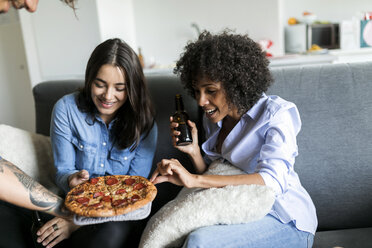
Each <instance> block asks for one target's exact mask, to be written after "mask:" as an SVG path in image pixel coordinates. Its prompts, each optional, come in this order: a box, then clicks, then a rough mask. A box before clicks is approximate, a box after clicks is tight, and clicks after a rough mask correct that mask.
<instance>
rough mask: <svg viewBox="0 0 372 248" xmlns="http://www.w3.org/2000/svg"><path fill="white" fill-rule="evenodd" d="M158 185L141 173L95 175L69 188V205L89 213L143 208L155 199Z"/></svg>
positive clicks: (107, 214)
mask: <svg viewBox="0 0 372 248" xmlns="http://www.w3.org/2000/svg"><path fill="white" fill-rule="evenodd" d="M156 193H157V189H156V187H155V186H154V184H152V183H151V182H150V181H149V180H147V179H146V178H144V177H141V176H128V175H114V176H104V177H95V178H91V179H90V180H88V181H86V182H84V183H82V184H79V185H77V186H76V187H74V188H73V189H71V190H70V192H68V194H67V196H66V199H65V205H66V207H67V208H68V209H69V210H70V211H71V212H73V213H75V214H77V215H81V216H87V217H110V216H116V215H122V214H126V213H129V212H131V211H134V210H136V209H139V208H141V207H143V206H145V205H146V204H148V203H149V202H151V201H153V200H154V198H155V196H156Z"/></svg>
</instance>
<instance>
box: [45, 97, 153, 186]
mask: <svg viewBox="0 0 372 248" xmlns="http://www.w3.org/2000/svg"><path fill="white" fill-rule="evenodd" d="M76 97H77V93H72V94H69V95H66V96H64V97H63V98H61V99H60V100H59V101H58V102H57V103H56V105H55V106H54V109H53V113H52V123H51V131H50V134H51V141H52V150H53V157H54V165H55V167H56V169H57V173H56V183H57V185H58V186H59V187H60V188H62V189H63V190H64V191H65V192H68V191H69V190H70V188H69V186H68V177H69V176H70V175H71V174H73V173H75V172H77V171H80V170H82V169H85V170H87V171H88V172H89V176H90V177H98V176H105V175H138V176H143V177H148V176H149V174H150V170H151V166H152V161H153V158H154V154H155V149H156V142H157V135H158V130H157V125H156V123H155V124H154V126H153V127H152V129H151V130H150V132H149V133H148V135H147V136H145V135H144V134H142V136H141V139H140V143H139V144H138V146H137V147H136V148H135V149H134V150H133V151H130V150H131V147H129V148H126V149H122V150H121V149H119V148H117V146H115V145H114V142H115V139H114V134H113V125H114V123H115V119H114V120H113V121H111V122H110V123H109V125H108V127H107V126H106V124H105V123H104V121H103V120H102V119H101V118H100V117H99V115H96V116H95V117H92V116H91V115H89V114H87V113H83V112H81V111H80V110H79V109H78V107H77V104H76Z"/></svg>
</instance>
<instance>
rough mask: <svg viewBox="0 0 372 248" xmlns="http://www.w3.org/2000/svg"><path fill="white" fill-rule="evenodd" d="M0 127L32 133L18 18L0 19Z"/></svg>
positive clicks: (30, 100)
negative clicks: (12, 127)
mask: <svg viewBox="0 0 372 248" xmlns="http://www.w3.org/2000/svg"><path fill="white" fill-rule="evenodd" d="M0 124H7V125H11V126H14V127H18V128H21V129H24V130H28V131H34V130H35V110H34V104H33V97H32V94H31V85H30V79H29V77H28V71H27V62H26V57H25V51H24V47H23V42H22V32H21V27H20V24H19V22H18V15H17V14H16V12H15V11H14V10H11V11H10V12H9V13H8V14H7V15H6V16H5V15H4V16H1V17H0Z"/></svg>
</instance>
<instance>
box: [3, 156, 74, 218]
mask: <svg viewBox="0 0 372 248" xmlns="http://www.w3.org/2000/svg"><path fill="white" fill-rule="evenodd" d="M4 167H7V168H8V169H9V170H10V171H11V172H12V173H13V174H14V175H15V176H16V177H17V179H18V181H19V182H20V183H21V184H22V185H23V186H24V188H25V189H26V190H27V191H28V194H29V197H30V201H31V203H32V204H33V205H34V206H36V207H39V208H42V209H43V210H44V211H46V212H49V213H55V214H57V215H60V216H66V215H67V214H68V213H66V212H67V211H64V209H63V200H62V199H61V198H60V197H59V196H57V195H55V194H53V193H52V192H50V191H49V190H47V189H46V188H45V187H44V186H42V185H41V184H39V183H38V182H36V181H35V180H34V179H33V178H31V177H30V176H28V175H27V174H25V173H24V172H23V171H22V170H20V169H19V168H18V167H17V166H15V165H14V164H12V163H10V162H9V161H6V160H5V159H0V173H3V172H4Z"/></svg>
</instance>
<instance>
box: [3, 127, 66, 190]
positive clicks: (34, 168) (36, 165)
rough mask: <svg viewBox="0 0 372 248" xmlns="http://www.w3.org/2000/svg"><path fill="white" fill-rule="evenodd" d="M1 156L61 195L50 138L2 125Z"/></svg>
mask: <svg viewBox="0 0 372 248" xmlns="http://www.w3.org/2000/svg"><path fill="white" fill-rule="evenodd" d="M0 154H1V156H2V157H3V158H4V159H6V160H8V161H10V162H12V163H13V164H15V165H16V166H18V167H19V168H20V169H21V170H23V171H24V172H25V173H26V174H28V175H29V176H31V177H32V178H34V179H35V180H36V181H38V182H39V183H41V184H42V185H43V186H45V187H46V188H48V189H49V190H51V191H53V192H54V193H57V194H58V193H60V190H59V189H58V187H57V186H56V185H55V183H54V175H55V167H54V165H53V155H52V148H51V144H50V139H49V137H46V136H44V135H40V134H35V133H31V132H27V131H24V130H21V129H18V128H14V127H11V126H7V125H3V124H1V125H0Z"/></svg>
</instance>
